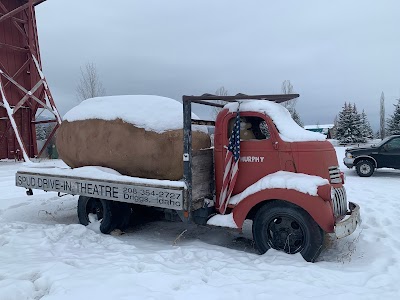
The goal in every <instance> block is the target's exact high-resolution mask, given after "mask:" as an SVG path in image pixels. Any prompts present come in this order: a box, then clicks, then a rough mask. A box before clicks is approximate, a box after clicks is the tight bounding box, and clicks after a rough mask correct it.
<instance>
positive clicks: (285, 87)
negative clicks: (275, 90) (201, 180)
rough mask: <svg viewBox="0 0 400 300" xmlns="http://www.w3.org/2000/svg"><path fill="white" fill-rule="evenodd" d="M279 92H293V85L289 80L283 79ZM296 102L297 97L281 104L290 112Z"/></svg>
mask: <svg viewBox="0 0 400 300" xmlns="http://www.w3.org/2000/svg"><path fill="white" fill-rule="evenodd" d="M281 92H282V94H293V85H292V83H291V82H290V80H285V81H283V82H282V86H281ZM296 104H297V99H293V100H289V101H285V102H283V103H282V105H283V106H284V107H285V108H286V109H287V110H288V111H290V112H291V111H292V110H293V109H294V108H295V106H296Z"/></svg>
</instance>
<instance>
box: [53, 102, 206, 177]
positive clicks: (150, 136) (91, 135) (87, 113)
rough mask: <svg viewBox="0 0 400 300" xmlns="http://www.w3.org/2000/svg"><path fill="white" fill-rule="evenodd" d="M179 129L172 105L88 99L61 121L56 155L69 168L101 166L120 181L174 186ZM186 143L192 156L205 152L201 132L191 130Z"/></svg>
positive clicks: (178, 172) (179, 169) (177, 106)
mask: <svg viewBox="0 0 400 300" xmlns="http://www.w3.org/2000/svg"><path fill="white" fill-rule="evenodd" d="M192 118H197V116H196V115H194V114H193V115H192ZM182 127H183V109H182V104H181V103H179V102H178V101H175V100H173V99H169V98H165V97H159V96H113V97H99V98H92V99H88V100H85V101H83V102H82V103H81V104H79V105H78V106H76V107H74V108H73V109H71V110H70V111H69V112H68V113H67V114H66V115H65V117H64V121H63V123H62V124H61V126H60V128H59V130H58V134H57V149H58V151H59V154H60V157H61V158H62V159H63V160H64V162H65V163H66V164H68V165H69V166H70V167H72V168H77V167H83V166H103V167H108V168H111V169H114V170H117V171H118V172H120V173H121V174H123V175H129V176H135V177H145V178H155V179H168V180H179V179H181V178H182V176H183V162H182V155H183V129H182ZM192 139H193V150H199V149H204V148H208V147H210V137H209V135H208V134H207V129H206V128H205V127H204V126H194V131H193V133H192Z"/></svg>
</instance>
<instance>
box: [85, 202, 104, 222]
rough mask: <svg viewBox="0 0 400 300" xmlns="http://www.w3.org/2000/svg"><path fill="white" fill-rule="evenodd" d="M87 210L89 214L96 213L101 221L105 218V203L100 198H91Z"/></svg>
mask: <svg viewBox="0 0 400 300" xmlns="http://www.w3.org/2000/svg"><path fill="white" fill-rule="evenodd" d="M86 211H87V214H88V220H89V214H94V215H96V217H97V221H101V220H102V219H103V205H102V204H101V201H100V200H99V199H93V198H92V199H90V200H89V201H88V202H87V204H86Z"/></svg>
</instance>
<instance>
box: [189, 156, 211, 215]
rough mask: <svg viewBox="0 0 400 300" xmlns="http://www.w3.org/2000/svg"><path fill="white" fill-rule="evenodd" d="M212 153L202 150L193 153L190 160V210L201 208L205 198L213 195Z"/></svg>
mask: <svg viewBox="0 0 400 300" xmlns="http://www.w3.org/2000/svg"><path fill="white" fill-rule="evenodd" d="M213 155H214V152H213V149H204V150H199V151H195V152H193V159H192V163H193V165H192V202H193V203H192V210H196V209H199V208H201V207H202V205H203V200H204V199H205V198H209V199H212V197H213V194H214V156H213Z"/></svg>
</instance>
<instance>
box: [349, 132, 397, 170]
mask: <svg viewBox="0 0 400 300" xmlns="http://www.w3.org/2000/svg"><path fill="white" fill-rule="evenodd" d="M343 162H344V164H345V165H346V167H348V168H349V169H351V168H353V167H355V168H356V172H357V174H358V176H361V177H369V176H371V175H372V174H373V173H374V171H375V169H379V168H393V169H400V135H392V136H389V137H386V138H385V139H384V140H382V141H381V142H380V143H379V144H377V145H373V146H371V147H364V148H362V147H357V148H349V149H346V154H345V157H344V159H343Z"/></svg>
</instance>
